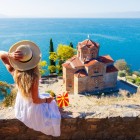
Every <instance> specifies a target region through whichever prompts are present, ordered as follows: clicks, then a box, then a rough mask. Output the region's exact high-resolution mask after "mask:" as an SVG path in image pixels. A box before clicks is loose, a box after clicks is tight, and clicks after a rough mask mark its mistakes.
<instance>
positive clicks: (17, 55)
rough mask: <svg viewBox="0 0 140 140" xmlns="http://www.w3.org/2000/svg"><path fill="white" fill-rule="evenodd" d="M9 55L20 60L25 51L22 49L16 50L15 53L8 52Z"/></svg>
mask: <svg viewBox="0 0 140 140" xmlns="http://www.w3.org/2000/svg"><path fill="white" fill-rule="evenodd" d="M8 56H9V57H10V58H13V59H15V60H20V59H22V58H23V53H22V52H21V51H15V52H13V53H8Z"/></svg>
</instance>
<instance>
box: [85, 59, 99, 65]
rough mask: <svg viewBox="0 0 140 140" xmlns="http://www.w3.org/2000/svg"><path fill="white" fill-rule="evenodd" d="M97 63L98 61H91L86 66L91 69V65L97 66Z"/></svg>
mask: <svg viewBox="0 0 140 140" xmlns="http://www.w3.org/2000/svg"><path fill="white" fill-rule="evenodd" d="M97 62H98V61H97V60H91V61H89V62H88V63H86V64H85V66H86V67H89V66H91V65H94V64H96V63H97Z"/></svg>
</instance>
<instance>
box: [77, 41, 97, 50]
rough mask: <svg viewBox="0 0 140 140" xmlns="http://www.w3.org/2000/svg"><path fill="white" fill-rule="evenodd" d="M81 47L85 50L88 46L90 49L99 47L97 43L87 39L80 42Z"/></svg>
mask: <svg viewBox="0 0 140 140" xmlns="http://www.w3.org/2000/svg"><path fill="white" fill-rule="evenodd" d="M79 45H80V48H83V47H84V46H87V47H89V48H93V47H94V46H95V47H97V48H98V47H99V44H98V43H96V42H94V41H92V40H90V39H86V40H84V41H82V42H80V43H79Z"/></svg>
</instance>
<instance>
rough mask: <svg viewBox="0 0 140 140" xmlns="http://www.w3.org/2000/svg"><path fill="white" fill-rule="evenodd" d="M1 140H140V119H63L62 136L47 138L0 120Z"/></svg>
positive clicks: (22, 125)
mask: <svg viewBox="0 0 140 140" xmlns="http://www.w3.org/2000/svg"><path fill="white" fill-rule="evenodd" d="M0 139H1V140H140V118H120V117H116V118H105V119H96V118H88V119H84V118H63V119H62V124H61V136H60V137H57V138H55V137H52V136H46V135H44V134H42V133H41V132H36V131H34V130H32V129H29V128H27V127H26V126H25V125H24V124H23V123H21V122H20V121H18V120H16V119H11V120H0Z"/></svg>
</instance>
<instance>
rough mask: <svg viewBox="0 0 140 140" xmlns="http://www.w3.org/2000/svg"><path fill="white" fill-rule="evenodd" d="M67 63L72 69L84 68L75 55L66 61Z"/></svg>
mask: <svg viewBox="0 0 140 140" xmlns="http://www.w3.org/2000/svg"><path fill="white" fill-rule="evenodd" d="M67 62H69V63H70V65H71V67H73V68H75V67H81V66H84V65H83V63H82V62H81V61H80V60H79V58H78V57H77V56H76V55H75V56H73V57H72V58H70V59H68V60H67Z"/></svg>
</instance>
